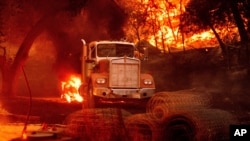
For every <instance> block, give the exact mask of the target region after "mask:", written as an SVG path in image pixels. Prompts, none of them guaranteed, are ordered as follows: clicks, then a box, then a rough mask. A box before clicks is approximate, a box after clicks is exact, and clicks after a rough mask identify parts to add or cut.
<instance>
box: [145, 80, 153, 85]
mask: <svg viewBox="0 0 250 141" xmlns="http://www.w3.org/2000/svg"><path fill="white" fill-rule="evenodd" d="M143 83H144V84H145V85H151V84H153V81H152V80H151V79H144V81H143Z"/></svg>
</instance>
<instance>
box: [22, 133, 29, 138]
mask: <svg viewBox="0 0 250 141" xmlns="http://www.w3.org/2000/svg"><path fill="white" fill-rule="evenodd" d="M22 139H23V140H27V139H28V135H27V133H26V131H24V132H23V134H22Z"/></svg>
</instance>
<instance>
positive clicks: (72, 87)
mask: <svg viewBox="0 0 250 141" xmlns="http://www.w3.org/2000/svg"><path fill="white" fill-rule="evenodd" d="M80 85H81V79H80V76H77V75H70V76H69V79H68V80H66V81H62V82H61V90H62V94H61V98H62V99H64V100H67V101H68V102H69V103H71V102H74V101H76V102H82V101H83V97H82V96H81V95H80V94H79V90H78V89H79V87H80Z"/></svg>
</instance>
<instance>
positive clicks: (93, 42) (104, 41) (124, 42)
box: [89, 40, 134, 46]
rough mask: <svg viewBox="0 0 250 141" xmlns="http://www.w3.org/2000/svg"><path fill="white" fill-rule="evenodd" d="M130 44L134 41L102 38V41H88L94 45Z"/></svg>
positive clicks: (90, 44)
mask: <svg viewBox="0 0 250 141" xmlns="http://www.w3.org/2000/svg"><path fill="white" fill-rule="evenodd" d="M110 43H111V44H112V43H113V44H130V45H133V46H134V43H131V42H127V41H109V40H102V41H92V42H90V43H89V46H94V45H97V44H110Z"/></svg>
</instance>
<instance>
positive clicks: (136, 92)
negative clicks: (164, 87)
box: [93, 88, 155, 99]
mask: <svg viewBox="0 0 250 141" xmlns="http://www.w3.org/2000/svg"><path fill="white" fill-rule="evenodd" d="M154 93H155V89H154V88H140V89H113V88H111V89H108V88H94V89H93V95H94V96H97V97H103V98H133V99H144V98H150V97H152V96H153V94H154Z"/></svg>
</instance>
